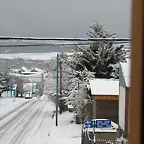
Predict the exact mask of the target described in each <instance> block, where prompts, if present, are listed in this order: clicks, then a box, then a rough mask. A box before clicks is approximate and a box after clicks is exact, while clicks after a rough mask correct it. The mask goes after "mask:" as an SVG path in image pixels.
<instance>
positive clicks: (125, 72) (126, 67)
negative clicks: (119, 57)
mask: <svg viewBox="0 0 144 144" xmlns="http://www.w3.org/2000/svg"><path fill="white" fill-rule="evenodd" d="M121 68H122V73H123V76H124V79H125V84H126V86H127V87H130V75H131V73H130V70H131V59H127V62H126V63H121Z"/></svg>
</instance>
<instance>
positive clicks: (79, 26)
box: [0, 0, 131, 37]
mask: <svg viewBox="0 0 144 144" xmlns="http://www.w3.org/2000/svg"><path fill="white" fill-rule="evenodd" d="M95 20H97V21H98V22H100V23H101V24H105V25H106V26H107V28H108V29H109V30H111V31H112V32H117V33H118V36H119V37H130V27H131V26H130V22H131V0H0V35H7V36H8V35H9V36H47V37H86V36H87V35H86V33H87V31H88V28H89V25H91V24H92V23H93V22H94V21H95Z"/></svg>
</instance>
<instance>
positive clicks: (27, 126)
mask: <svg viewBox="0 0 144 144" xmlns="http://www.w3.org/2000/svg"><path fill="white" fill-rule="evenodd" d="M45 105H46V103H44V104H43V105H41V107H37V108H36V109H35V110H34V111H33V112H32V111H31V113H32V114H31V115H30V116H29V117H27V119H26V120H25V122H24V123H23V124H22V125H21V128H20V130H19V131H17V130H16V131H17V134H16V135H15V137H14V138H13V139H12V140H11V142H10V144H21V143H24V141H25V138H26V137H27V136H28V135H29V133H30V130H31V129H32V126H33V121H34V120H35V119H37V118H38V117H39V115H40V114H41V112H42V110H43V108H44V106H45Z"/></svg>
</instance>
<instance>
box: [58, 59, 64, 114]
mask: <svg viewBox="0 0 144 144" xmlns="http://www.w3.org/2000/svg"><path fill="white" fill-rule="evenodd" d="M59 64H60V65H59V66H60V104H59V105H60V114H62V110H63V100H62V61H61V60H60V62H59Z"/></svg>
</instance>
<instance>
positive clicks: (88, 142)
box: [81, 131, 127, 144]
mask: <svg viewBox="0 0 144 144" xmlns="http://www.w3.org/2000/svg"><path fill="white" fill-rule="evenodd" d="M81 144H127V141H121V140H117V139H116V140H111V139H97V138H96V139H95V140H94V139H91V138H90V136H89V133H88V132H87V131H84V132H82V137H81Z"/></svg>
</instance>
